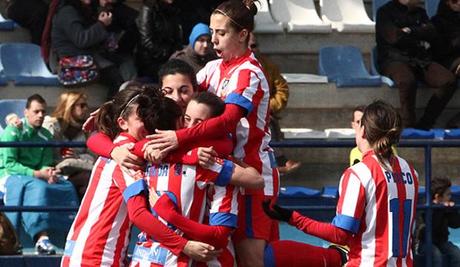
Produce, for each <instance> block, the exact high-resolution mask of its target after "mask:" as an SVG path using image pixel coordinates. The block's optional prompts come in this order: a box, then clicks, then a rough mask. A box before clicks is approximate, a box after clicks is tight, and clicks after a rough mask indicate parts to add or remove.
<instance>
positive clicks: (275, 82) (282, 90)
mask: <svg viewBox="0 0 460 267" xmlns="http://www.w3.org/2000/svg"><path fill="white" fill-rule="evenodd" d="M258 47H259V46H258V44H257V39H256V36H255V35H254V34H253V33H251V34H250V39H249V48H250V49H251V50H252V52H253V53H254V55H255V56H256V58H257V60H258V61H259V63H260V64H261V65H262V67H263V69H264V71H265V75H266V77H267V81H268V86H269V87H270V130H271V134H272V140H274V141H282V140H283V139H284V135H283V133H282V132H281V126H280V122H279V121H280V119H281V118H280V113H281V111H282V110H283V109H284V108H286V105H287V101H288V98H289V87H288V84H287V82H286V80H285V79H284V78H283V76H281V73H280V70H279V68H278V66H277V65H276V64H275V63H273V62H272V61H271V60H270V59H269V58H268V57H266V56H265V55H263V54H262V53H260V51H259V48H258ZM275 157H276V162H277V164H278V171H279V172H280V173H281V174H286V173H289V172H292V171H294V170H296V169H298V168H299V167H300V165H301V163H300V162H299V161H295V160H291V159H287V158H286V157H285V156H284V154H283V152H282V151H281V150H280V149H279V148H278V149H275Z"/></svg>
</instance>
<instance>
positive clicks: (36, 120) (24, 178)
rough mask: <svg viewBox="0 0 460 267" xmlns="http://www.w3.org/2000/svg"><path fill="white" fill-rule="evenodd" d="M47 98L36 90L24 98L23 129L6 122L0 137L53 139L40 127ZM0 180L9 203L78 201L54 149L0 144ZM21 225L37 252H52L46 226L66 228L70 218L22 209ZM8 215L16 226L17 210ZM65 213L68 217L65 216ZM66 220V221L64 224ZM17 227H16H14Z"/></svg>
mask: <svg viewBox="0 0 460 267" xmlns="http://www.w3.org/2000/svg"><path fill="white" fill-rule="evenodd" d="M45 111H46V102H45V100H44V99H43V98H42V97H41V96H40V95H38V94H35V95H32V96H30V97H29V98H28V99H27V104H26V109H25V111H24V115H25V118H24V121H23V124H24V125H23V129H22V130H21V129H19V128H17V127H15V126H11V125H9V126H7V127H6V129H5V131H4V132H3V134H2V136H1V141H8V142H23V141H34V142H46V141H50V140H52V139H53V137H52V135H51V133H50V132H49V131H48V130H46V129H44V128H43V127H42V124H43V120H44V118H45ZM0 151H1V161H0V173H1V174H0V177H1V179H0V181H1V184H2V186H1V188H2V191H3V192H6V193H5V199H4V201H5V205H8V206H21V205H24V206H37V205H38V206H52V205H68V204H69V203H72V204H73V205H74V206H76V205H77V201H78V200H77V196H76V193H75V189H74V188H73V186H72V184H71V183H70V182H68V181H66V180H62V179H60V178H59V176H58V172H57V170H56V169H55V168H54V167H52V166H53V151H52V149H51V148H43V147H7V148H1V150H0ZM20 214H21V216H22V225H23V226H24V229H25V231H26V232H27V233H28V234H29V235H30V236H31V237H32V238H33V240H34V241H35V242H36V244H35V249H36V251H37V252H38V253H39V254H48V255H50V254H55V253H56V251H55V248H54V246H53V244H51V242H50V241H49V237H48V231H49V230H57V229H60V230H66V231H67V230H68V227H70V223H71V221H69V218H68V216H63V215H62V213H59V216H56V217H54V218H52V216H51V214H50V213H48V212H24V213H20ZM7 216H8V217H9V219H10V220H11V221H12V222H13V224H14V225H15V226H16V227H19V220H20V218H19V217H18V215H17V213H7ZM66 217H67V218H66ZM66 223H67V224H66ZM16 230H18V228H16Z"/></svg>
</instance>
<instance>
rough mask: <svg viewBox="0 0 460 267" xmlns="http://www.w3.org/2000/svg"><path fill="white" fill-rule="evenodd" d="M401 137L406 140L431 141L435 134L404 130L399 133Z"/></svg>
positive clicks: (411, 129)
mask: <svg viewBox="0 0 460 267" xmlns="http://www.w3.org/2000/svg"><path fill="white" fill-rule="evenodd" d="M401 137H402V138H406V139H433V138H434V137H435V132H434V131H433V130H429V131H425V130H419V129H415V128H405V129H404V130H403V131H402V133H401Z"/></svg>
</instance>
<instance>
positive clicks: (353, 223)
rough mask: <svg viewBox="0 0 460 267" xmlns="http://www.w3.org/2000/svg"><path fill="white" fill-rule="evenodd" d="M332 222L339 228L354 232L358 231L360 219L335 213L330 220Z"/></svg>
mask: <svg viewBox="0 0 460 267" xmlns="http://www.w3.org/2000/svg"><path fill="white" fill-rule="evenodd" d="M332 224H333V225H335V226H337V227H339V228H342V229H344V230H347V231H350V232H352V233H354V234H356V233H358V231H359V224H360V221H359V220H358V219H356V218H353V217H351V216H347V215H343V214H337V215H336V216H335V217H334V219H333V220H332Z"/></svg>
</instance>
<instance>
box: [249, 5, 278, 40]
mask: <svg viewBox="0 0 460 267" xmlns="http://www.w3.org/2000/svg"><path fill="white" fill-rule="evenodd" d="M267 1H268V0H260V1H259V2H256V5H257V9H258V11H257V15H256V16H255V18H254V20H255V28H254V32H255V33H281V32H283V31H284V30H283V25H282V24H281V22H276V21H275V20H273V17H272V15H271V13H270V8H269V6H268V2H267Z"/></svg>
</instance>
